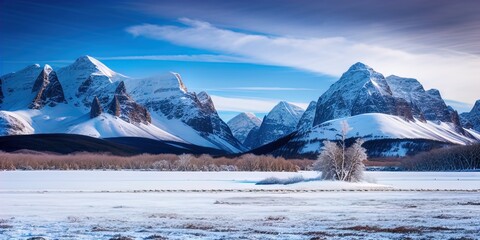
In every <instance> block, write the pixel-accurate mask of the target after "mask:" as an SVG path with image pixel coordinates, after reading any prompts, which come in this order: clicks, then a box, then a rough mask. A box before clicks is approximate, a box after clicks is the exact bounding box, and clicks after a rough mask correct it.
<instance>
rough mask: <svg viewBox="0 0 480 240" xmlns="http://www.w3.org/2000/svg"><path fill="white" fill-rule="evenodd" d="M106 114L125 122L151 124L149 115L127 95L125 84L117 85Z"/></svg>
mask: <svg viewBox="0 0 480 240" xmlns="http://www.w3.org/2000/svg"><path fill="white" fill-rule="evenodd" d="M107 112H108V113H110V114H112V115H115V116H117V117H120V118H121V119H123V120H124V121H126V122H133V123H144V124H148V123H151V122H152V119H151V116H150V113H149V112H148V111H147V109H146V108H145V107H143V106H142V105H140V104H138V103H136V102H135V101H134V100H133V98H132V97H130V95H129V94H128V93H127V89H126V87H125V83H124V82H123V81H122V82H120V83H119V84H118V86H117V88H116V90H115V95H114V97H113V99H112V101H111V102H110V104H109V106H108V110H107Z"/></svg>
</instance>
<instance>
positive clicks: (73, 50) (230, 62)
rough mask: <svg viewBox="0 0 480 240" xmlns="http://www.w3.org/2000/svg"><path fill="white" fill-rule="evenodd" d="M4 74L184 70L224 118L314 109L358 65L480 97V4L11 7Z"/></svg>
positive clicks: (184, 2) (371, 0)
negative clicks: (86, 62)
mask: <svg viewBox="0 0 480 240" xmlns="http://www.w3.org/2000/svg"><path fill="white" fill-rule="evenodd" d="M0 4H1V5H0V17H1V18H0V33H1V34H0V58H1V60H0V61H1V62H0V74H4V73H8V72H12V71H16V70H18V69H21V68H23V67H24V66H26V65H27V64H31V63H40V64H45V63H48V64H50V65H52V66H54V67H55V66H56V67H61V66H64V65H67V64H69V63H71V62H73V60H74V59H76V58H77V57H79V56H82V55H87V54H88V55H91V56H93V57H95V58H98V59H99V60H101V61H102V62H104V63H105V64H106V65H107V66H109V67H110V68H112V69H113V70H115V71H117V72H120V73H122V74H125V75H128V76H131V77H146V76H149V75H155V74H159V73H162V72H165V71H175V72H179V73H180V74H181V75H182V77H183V79H184V81H185V83H186V84H187V87H188V88H189V90H191V91H196V92H198V91H202V90H205V91H207V92H208V93H209V94H210V95H212V96H213V99H214V102H215V105H216V107H217V109H218V110H219V112H220V113H221V116H222V117H223V118H224V119H229V118H231V117H232V116H233V115H234V114H235V113H237V112H240V111H252V112H255V113H257V115H258V116H260V117H261V116H263V115H264V114H265V113H266V112H267V111H268V110H270V108H271V107H273V105H274V104H275V103H276V102H278V101H279V100H287V101H289V102H293V103H296V104H298V105H300V106H302V107H306V105H308V103H309V102H310V101H312V100H316V99H317V98H318V97H319V96H320V95H321V94H322V93H323V92H324V91H325V90H326V89H327V88H328V87H329V86H330V84H332V83H333V82H334V81H335V80H337V79H338V78H339V76H340V75H341V74H342V73H343V72H344V71H345V70H346V69H348V67H349V66H350V65H352V64H354V63H355V62H358V61H361V62H364V63H366V64H368V65H370V66H371V67H373V68H374V69H376V70H377V71H379V72H382V73H383V74H384V75H390V74H395V75H400V76H404V77H414V78H417V79H419V80H420V82H421V83H422V84H423V85H424V86H425V87H426V88H437V89H439V90H440V92H441V93H442V95H443V97H444V98H445V99H447V100H448V103H449V104H452V106H454V107H455V108H457V109H459V110H460V111H461V112H462V111H466V110H468V109H469V108H470V107H471V106H472V105H473V103H474V101H475V100H476V99H479V98H480V94H479V91H478V89H480V79H479V77H478V76H480V57H479V55H480V42H479V41H478V39H480V16H479V14H478V13H477V11H478V9H480V4H479V2H478V1H466V0H464V1H458V2H457V1H455V2H453V1H446V0H445V1H443V0H440V1H423V0H419V1H409V0H407V1H398V2H397V1H395V2H394V1H380V0H366V1H347V0H340V1H308V0H301V1H282V0H280V1H266V0H258V1H212V0H209V1H193V0H192V1H190V0H178V1H150V0H140V1H126V0H123V1H51V0H48V1H47V0H45V1H22V0H17V1H11V0H0Z"/></svg>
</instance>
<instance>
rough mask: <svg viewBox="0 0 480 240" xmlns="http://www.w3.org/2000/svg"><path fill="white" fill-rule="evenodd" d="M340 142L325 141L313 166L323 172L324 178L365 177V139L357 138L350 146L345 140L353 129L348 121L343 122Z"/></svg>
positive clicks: (356, 179)
mask: <svg viewBox="0 0 480 240" xmlns="http://www.w3.org/2000/svg"><path fill="white" fill-rule="evenodd" d="M341 125H342V128H341V134H339V135H338V136H339V137H340V139H339V142H338V143H336V142H331V141H324V142H323V151H322V152H321V153H320V156H319V157H318V160H317V161H316V162H315V163H314V165H313V168H314V170H316V171H319V172H321V173H322V176H321V177H322V179H325V180H341V181H347V182H358V181H360V180H362V177H363V169H364V167H365V166H364V165H363V161H364V160H366V159H367V153H366V149H365V148H363V147H362V144H363V143H364V141H363V140H362V139H357V140H356V141H355V143H354V144H353V145H352V146H350V147H349V148H347V147H346V143H345V140H346V138H347V133H348V132H349V131H350V130H351V128H350V126H349V125H348V123H347V122H346V121H342V122H341Z"/></svg>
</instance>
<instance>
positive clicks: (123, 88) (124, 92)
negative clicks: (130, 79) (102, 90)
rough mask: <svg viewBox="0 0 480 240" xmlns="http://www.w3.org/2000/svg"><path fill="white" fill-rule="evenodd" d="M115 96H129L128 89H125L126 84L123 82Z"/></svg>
mask: <svg viewBox="0 0 480 240" xmlns="http://www.w3.org/2000/svg"><path fill="white" fill-rule="evenodd" d="M115 94H116V95H128V94H127V87H125V82H124V81H121V82H120V83H119V84H118V86H117V88H116V89H115Z"/></svg>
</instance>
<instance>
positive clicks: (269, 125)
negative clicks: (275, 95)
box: [244, 101, 305, 149]
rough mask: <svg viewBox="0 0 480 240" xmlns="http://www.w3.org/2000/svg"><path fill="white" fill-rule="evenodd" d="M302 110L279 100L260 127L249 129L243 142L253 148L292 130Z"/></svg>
mask: <svg viewBox="0 0 480 240" xmlns="http://www.w3.org/2000/svg"><path fill="white" fill-rule="evenodd" d="M304 112H305V111H304V110H303V109H302V108H300V107H298V106H296V105H293V104H291V103H288V102H285V101H281V102H279V103H278V104H277V105H276V106H275V107H273V109H272V110H271V111H270V112H269V113H268V114H267V115H266V116H265V117H264V118H263V121H262V124H261V125H260V127H259V128H258V129H257V128H253V129H252V130H251V131H250V133H249V134H248V136H247V138H246V139H245V142H244V145H245V147H247V148H249V149H254V148H256V147H259V146H262V145H264V144H267V143H270V142H273V141H275V140H277V139H279V138H281V137H284V136H286V135H288V134H290V133H292V132H294V131H295V130H296V128H297V125H298V122H299V121H300V118H301V117H302V115H303V113H304Z"/></svg>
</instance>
